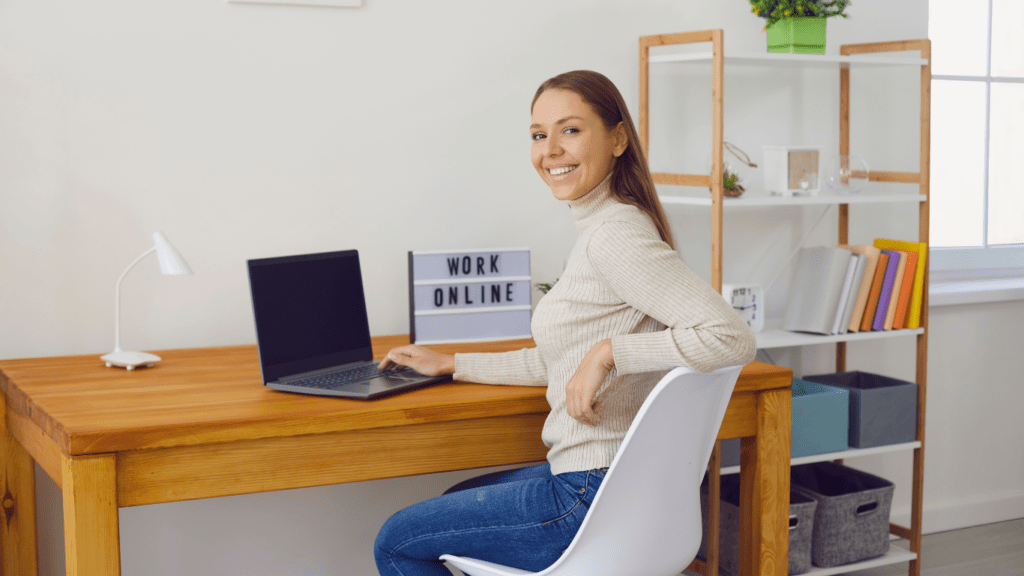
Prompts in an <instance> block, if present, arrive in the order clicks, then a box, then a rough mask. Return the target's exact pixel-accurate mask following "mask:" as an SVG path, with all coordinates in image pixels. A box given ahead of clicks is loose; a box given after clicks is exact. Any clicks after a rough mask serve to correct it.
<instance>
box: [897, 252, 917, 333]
mask: <svg viewBox="0 0 1024 576" xmlns="http://www.w3.org/2000/svg"><path fill="white" fill-rule="evenodd" d="M906 254H907V269H906V270H904V272H903V286H902V287H901V288H900V298H899V300H897V301H896V318H895V319H894V320H893V322H892V329H893V330H899V329H901V328H904V327H906V320H907V310H908V309H909V308H910V295H911V293H913V288H914V275H915V274H916V273H917V252H914V251H912V250H911V251H908V252H906Z"/></svg>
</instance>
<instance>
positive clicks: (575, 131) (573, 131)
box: [562, 126, 580, 134]
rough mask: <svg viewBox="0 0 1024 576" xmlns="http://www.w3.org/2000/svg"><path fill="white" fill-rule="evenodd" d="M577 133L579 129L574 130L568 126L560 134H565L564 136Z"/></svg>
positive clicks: (574, 128)
mask: <svg viewBox="0 0 1024 576" xmlns="http://www.w3.org/2000/svg"><path fill="white" fill-rule="evenodd" d="M579 131H580V129H579V128H576V127H574V126H569V127H567V128H566V129H565V130H563V131H562V132H565V133H566V134H575V133H577V132H579Z"/></svg>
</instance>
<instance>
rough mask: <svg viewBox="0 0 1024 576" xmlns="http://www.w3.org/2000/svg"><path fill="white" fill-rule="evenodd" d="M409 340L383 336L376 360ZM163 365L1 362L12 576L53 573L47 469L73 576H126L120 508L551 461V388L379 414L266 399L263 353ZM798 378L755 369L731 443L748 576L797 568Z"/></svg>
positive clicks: (740, 400) (201, 356) (407, 405)
mask: <svg viewBox="0 0 1024 576" xmlns="http://www.w3.org/2000/svg"><path fill="white" fill-rule="evenodd" d="M407 341H408V340H407V337H405V336H390V337H380V338H375V339H374V352H375V354H376V355H377V357H382V356H383V354H384V352H385V351H386V350H388V349H390V348H391V347H393V346H396V345H399V344H402V343H405V342H407ZM532 345H533V344H532V342H531V341H530V340H522V341H517V342H502V343H491V344H476V345H459V346H437V347H434V348H436V349H439V350H442V351H447V352H450V351H452V350H454V349H458V350H460V351H502V350H513V349H518V348H522V347H524V346H532ZM160 356H162V357H163V361H162V362H160V363H159V364H158V365H157V366H155V367H153V368H149V369H143V370H137V371H133V372H128V371H125V370H118V369H110V368H106V367H104V365H103V363H102V362H101V361H100V360H99V357H98V356H96V355H90V356H73V357H58V358H33V359H24V360H5V361H0V388H2V389H3V392H4V400H5V404H6V407H5V410H4V419H3V424H4V427H3V428H4V429H3V430H2V431H0V450H2V451H0V454H2V455H3V456H2V457H3V463H2V467H3V474H4V478H3V481H4V484H3V486H2V487H0V489H2V490H3V497H2V498H3V500H2V502H3V512H4V515H5V522H2V523H0V546H2V547H3V550H2V561H3V567H2V570H3V574H19V575H23V576H35V575H36V574H37V572H38V566H37V565H38V560H37V551H36V521H35V484H34V471H35V467H34V466H33V461H35V462H38V463H39V465H40V467H41V468H42V469H43V470H44V471H46V473H47V474H48V475H49V476H50V478H52V479H53V480H54V482H56V483H57V485H59V486H60V487H61V490H62V493H63V498H64V538H65V550H66V559H67V574H68V575H69V576H71V575H77V576H93V575H96V576H100V575H102V576H116V575H118V574H120V572H121V567H120V543H119V533H118V513H117V509H118V507H124V506H138V505H141V504H156V503H161V502H176V501H181V500H192V499H198V498H212V497H216V496H230V495H236V494H248V493H254V492H267V491H272V490H285V489H291V488H304V487H310V486H321V485H326V484H338V483H343V482H358V481H362V480H375V479H381V478H391V477H396V476H408V475H412V474H425V473H432V472H442V471H451V470H461V469H467V468H478V467H485V466H496V465H502V464H516V463H528V462H536V461H540V460H543V459H544V458H545V453H546V448H545V447H544V445H543V444H542V443H541V441H540V430H541V427H542V425H543V423H544V418H545V415H546V414H547V412H548V404H547V401H546V400H545V398H544V389H543V388H529V387H514V386H484V385H477V384H466V383H449V384H443V385H438V386H433V387H430V388H424V389H420V390H415V391H412V392H408V393H405V394H402V395H399V396H394V397H390V398H384V399H380V400H375V401H372V402H364V401H358V400H344V399H337V398H320V397H313V396H302V395H296V394H287V393H281V392H275V391H272V390H269V389H267V388H265V387H264V386H262V385H261V384H260V372H259V364H258V361H257V356H256V349H255V347H254V346H235V347H224V348H201V349H192V350H168V351H161V352H160ZM791 379H792V373H791V372H790V371H789V370H788V369H784V368H778V367H775V366H770V365H767V364H761V363H757V362H755V363H753V364H751V365H750V366H747V367H746V368H745V369H744V371H743V373H742V375H741V376H740V379H739V382H738V383H737V386H736V392H735V394H734V395H733V398H732V401H731V403H730V404H729V410H728V413H727V414H726V417H725V423H724V424H723V425H722V432H721V434H720V435H719V436H720V438H723V439H724V438H740V437H742V438H744V441H743V443H742V446H743V447H742V455H743V461H742V466H743V473H742V480H741V484H742V488H741V491H742V500H741V504H740V505H741V509H742V510H744V514H745V518H746V520H748V521H746V522H744V523H743V525H742V531H741V532H742V533H741V552H742V553H741V567H744V566H745V567H746V569H744V570H742V573H744V574H758V575H763V576H768V575H771V576H783V575H785V574H786V571H787V544H788V540H787V528H788V515H789V508H788V506H789V430H790V388H789V386H790V383H791ZM382 454H386V457H382ZM367 553H369V551H368V552H367Z"/></svg>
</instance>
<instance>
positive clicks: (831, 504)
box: [790, 462, 896, 568]
mask: <svg viewBox="0 0 1024 576" xmlns="http://www.w3.org/2000/svg"><path fill="white" fill-rule="evenodd" d="M790 480H791V486H792V490H793V491H794V492H798V493H800V494H803V495H804V496H807V497H808V498H812V499H814V500H816V501H817V503H818V507H817V509H815V511H814V534H813V536H812V544H811V561H812V562H813V563H814V565H815V566H818V567H821V568H830V567H832V566H840V565H843V564H850V563H852V562H860V561H861V560H866V559H868V558H874V557H877V556H882V555H883V554H885V553H886V552H888V551H889V510H890V508H891V506H892V494H893V491H894V490H895V488H896V487H895V486H894V485H893V483H892V482H889V481H888V480H886V479H885V478H880V477H878V476H875V475H873V474H868V473H867V472H861V471H860V470H854V469H853V468H848V467H846V466H843V465H840V464H836V463H834V462H816V463H814V464H805V465H803V466H794V467H793V468H792V469H791V471H790Z"/></svg>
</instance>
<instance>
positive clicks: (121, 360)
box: [100, 350, 160, 370]
mask: <svg viewBox="0 0 1024 576" xmlns="http://www.w3.org/2000/svg"><path fill="white" fill-rule="evenodd" d="M100 360H103V361H104V362H106V363H107V368H113V367H117V368H125V369H128V370H134V369H136V368H139V367H146V366H152V365H153V364H155V363H157V362H159V361H160V357H159V356H157V355H156V354H150V353H149V352H126V351H123V350H115V351H113V352H111V353H110V354H104V355H103V356H100Z"/></svg>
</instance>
